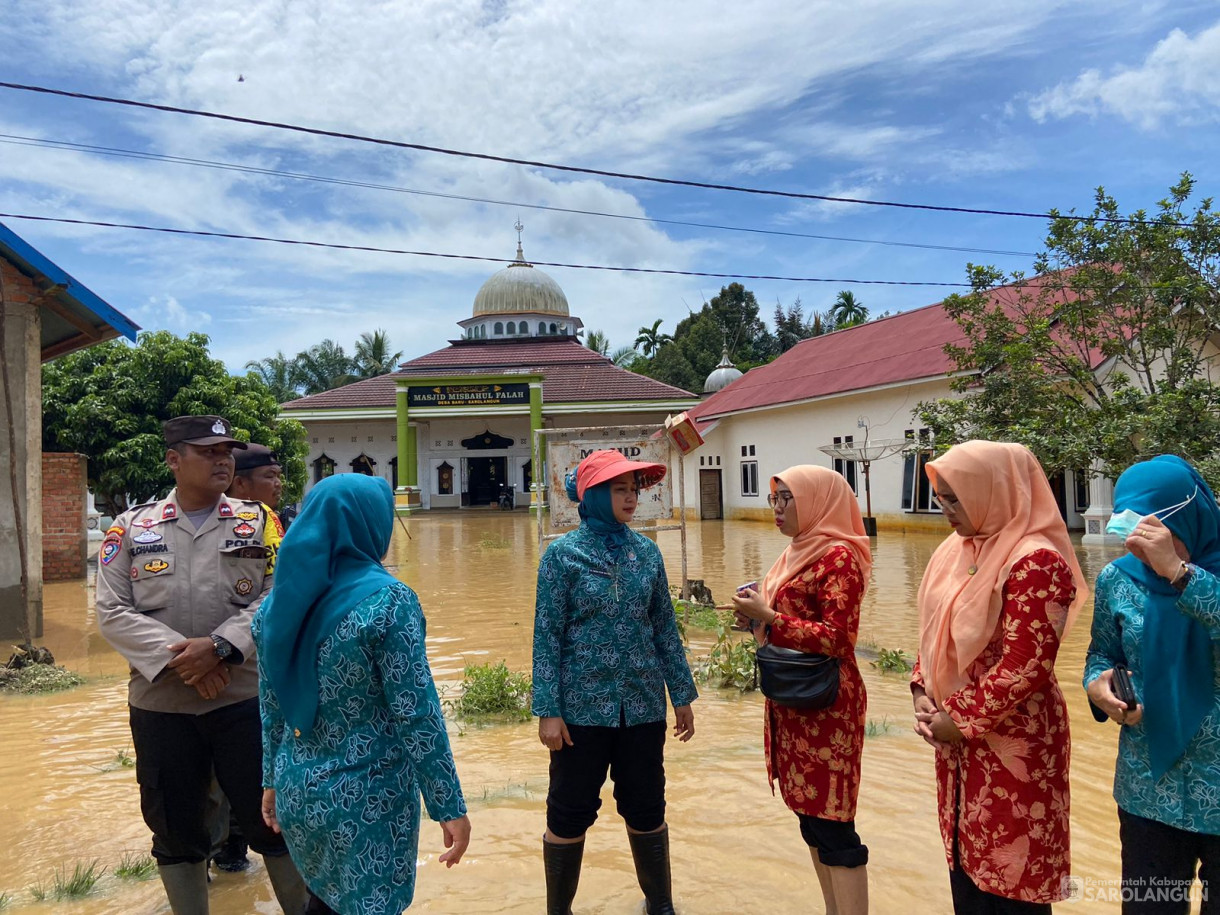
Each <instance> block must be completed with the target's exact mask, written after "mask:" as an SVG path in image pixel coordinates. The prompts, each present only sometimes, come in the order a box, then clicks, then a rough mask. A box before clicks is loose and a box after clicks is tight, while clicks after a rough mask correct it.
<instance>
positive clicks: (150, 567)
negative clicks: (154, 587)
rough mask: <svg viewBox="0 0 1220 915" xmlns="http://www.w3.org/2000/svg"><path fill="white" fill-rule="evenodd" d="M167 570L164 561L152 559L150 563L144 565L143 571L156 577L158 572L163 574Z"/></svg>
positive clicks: (167, 565)
mask: <svg viewBox="0 0 1220 915" xmlns="http://www.w3.org/2000/svg"><path fill="white" fill-rule="evenodd" d="M168 568H169V563H168V562H166V561H165V560H164V559H154V560H153V561H152V562H146V563H144V571H145V572H152V573H153V574H154V575H156V574H157V573H158V572H164V571H165V570H166V569H168Z"/></svg>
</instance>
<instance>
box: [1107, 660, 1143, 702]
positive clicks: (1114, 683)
mask: <svg viewBox="0 0 1220 915" xmlns="http://www.w3.org/2000/svg"><path fill="white" fill-rule="evenodd" d="M1110 688H1111V689H1113V691H1114V695H1115V696H1116V697H1117V698H1118V701H1119V702H1123V703H1125V704H1126V706H1127V710H1128V711H1131V712H1134V711H1135V707H1136V706H1137V705H1138V704H1139V700H1138V699H1137V698H1136V696H1135V686H1134V684H1132V682H1131V671H1129V670H1127V668H1126V666H1125V665H1123V664H1115V665H1114V676H1113V678H1112V679H1111V680H1110Z"/></svg>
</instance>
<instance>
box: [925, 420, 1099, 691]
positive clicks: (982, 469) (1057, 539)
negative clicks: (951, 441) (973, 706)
mask: <svg viewBox="0 0 1220 915" xmlns="http://www.w3.org/2000/svg"><path fill="white" fill-rule="evenodd" d="M928 479H930V480H931V481H932V485H933V486H936V485H937V483H938V482H939V481H942V480H943V481H944V482H945V483H946V484H948V487H949V488H950V489H952V490H953V492H954V494H955V495H956V496H957V498H958V501H959V502H960V503H961V506H962V510H963V511H964V512H965V513H966V517H967V518H969V519H970V523H971V524H972V525H973V526H974V528H975V530H976V531H977V533H975V534H974V535H973V536H970V537H962V536H961V535H959V534H950V535H949V537H948V539H946V540H945V542H944V543H942V544H941V545H940V546H939V547H937V548H936V552H935V553H933V554H932V558H931V560H930V561H929V562H928V567H927V569H926V570H925V571H924V574H923V581H922V582H921V583H920V585H919V625H920V633H919V658H920V668H921V669H922V671H923V678H924V685H925V688H926V689H927V692H928V695H930V696H931V697H932V698H933V699H934V700H935V701H936V703H937V705H940V704H941V703H942V702H943V701H944V700H945V698H946V697H947V696H950V695H952V694H953V693H955V692H957V690H959V689H961V688H962V687H963V686H965V685H966V684H967V683H968V682H969V680H968V679H967V677H966V670H967V668H969V667H970V665H971V663H973V661H974V660H975V658H977V657H978V656H979V655H980V654H982V652H983V649H984V648H986V647H987V643H988V642H989V641H990V640H991V637H992V635H994V634H995V628H996V625H997V624H998V623H999V620H1000V611H1001V610H1002V608H1003V591H1004V583H1005V582H1006V581H1007V580H1008V574H1009V572H1010V571H1011V570H1012V567H1013V566H1014V565H1015V564H1016V563H1017V562H1018V561H1019V560H1020V559H1021V558H1022V557H1024V556H1028V555H1029V554H1030V553H1032V552H1034V551H1035V550H1038V549H1050V550H1054V551H1055V552H1056V553H1058V554H1059V555H1060V556H1062V557H1063V559H1064V561H1065V562H1066V563H1067V564H1068V567H1069V568H1070V569H1071V570H1072V579H1073V581H1074V582H1075V585H1076V597H1075V599H1074V600H1073V601H1072V605H1071V607H1069V608H1066V612H1065V614H1064V616H1062V617H1059V620H1058V621H1057V620H1056V619H1055V618H1054V617H1052V623H1053V624H1054V625H1055V627H1056V629H1059V622H1062V630H1061V631H1060V632H1059V636H1060V638H1062V637H1063V636H1064V635H1066V634H1067V631H1068V629H1069V628H1070V627H1071V625H1072V622H1073V621H1074V620H1075V619H1076V615H1077V614H1078V613H1079V612H1080V607H1081V605H1082V604H1084V602H1085V600H1087V599H1088V595H1089V589H1088V586H1087V585H1086V583H1085V578H1084V573H1082V572H1081V571H1080V563H1079V562H1078V561H1077V560H1076V552H1075V550H1073V549H1072V542H1071V540H1070V539H1069V537H1068V532H1067V526H1066V525H1065V524H1064V523H1063V518H1062V517H1061V516H1060V514H1059V506H1058V505H1057V504H1056V502H1055V496H1054V493H1052V492H1051V487H1050V483H1048V482H1047V479H1046V474H1045V473H1043V472H1042V467H1041V465H1040V464H1039V463H1038V459H1037V458H1035V457H1034V456H1033V454H1032V453H1031V452H1030V451H1029V449H1028V448H1026V447H1025V446H1024V445H1014V444H1009V443H1005V442H985V441H971V442H963V443H962V444H960V445H954V446H953V447H952V448H950V449H949V450H948V451H947V452H945V454H944V455H942V456H941V457H939V458H937V459H936V460H934V461H931V462H930V463H929V464H928Z"/></svg>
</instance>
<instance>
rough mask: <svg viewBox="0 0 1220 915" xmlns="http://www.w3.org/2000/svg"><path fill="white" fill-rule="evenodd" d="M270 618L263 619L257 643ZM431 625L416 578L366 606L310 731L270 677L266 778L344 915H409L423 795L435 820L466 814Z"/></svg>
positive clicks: (333, 640) (319, 882)
mask: <svg viewBox="0 0 1220 915" xmlns="http://www.w3.org/2000/svg"><path fill="white" fill-rule="evenodd" d="M320 561H325V557H322V558H321V560H320ZM262 624H263V618H262V615H261V614H259V615H255V617H254V626H253V630H254V639H255V641H256V642H261V639H262ZM424 632H425V624H424V618H423V613H422V612H421V610H420V606H419V601H418V599H417V598H416V596H415V592H413V591H412V590H411V589H410V588H408V587H407V586H406V585H402V584H399V585H392V586H390V587H388V588H383V589H382V590H380V591H377V592H376V593H374V594H373V595H372V596H370V597H367V598H365V599H364V600H362V601H361V602H360V603H359V604H357V605H356V606H355V607H354V608H353V609H352V610H351V612H350V613H349V614H348V615H347V616H346V617H345V618H344V619H343V621H342V622H341V623H340V624H339V627H338V629H336V630H335V632H334V634H333V635H331V636H330V637H329V638H327V639H326V640H325V641H324V642H323V643H322V646H321V648H320V650H319V652H318V689H319V704H318V717H317V720H316V722H315V724H314V728H313V730H312V732H311V733H309V734H308V735H302V734H299V733H295V732H294V731H293V730H292V729H291V728H289V727H288V725H287V723H286V722H285V720H284V716H283V713H282V712H281V710H280V704H279V699H278V697H277V696H276V694H275V691H274V690H273V689H272V688H271V684H270V681H269V679H268V678H267V677H266V676H264V677H262V678H261V679H260V681H259V687H260V692H261V699H262V712H263V784H264V785H265V786H267V787H274V788H275V789H276V801H275V808H276V815H277V818H278V819H279V822H280V827H281V828H282V829H283V831H284V838H285V839H286V840H287V842H288V849H289V851H291V852H292V860H293V861H295V862H296V865H297V867H298V868H299V869H300V871H301V876H302V877H304V878H305V882H306V884H307V885H308V886H309V888H310V890H311V891H312V892H313V893H314V895H316V896H319V897H320V898H321V899H322V900H323V901H324V902H326V903H327V904H328V905H330V906H331V908H333V909H335V910H336V911H339V912H342V913H343V915H399V913H401V912H402V910H403V909H405V908H406V907H407V906H409V905H410V904H411V899H412V897H413V895H414V892H415V871H416V864H417V861H416V859H417V857H418V851H419V823H420V796H421V794H422V796H423V803H424V806H426V807H427V810H428V814H429V816H431V817H432V819H434V820H437V821H440V822H445V821H447V820H455V819H457V818H458V817H461V816H464V815H465V814H466V802H465V800H464V799H463V797H462V788H461V785H460V784H459V782H458V775H457V770H456V768H455V766H454V763H453V756H452V754H451V753H450V750H449V737H448V734H447V733H446V730H445V719H444V717H443V716H442V714H441V706H440V701H439V699H438V698H437V694H436V686H435V684H434V683H433V680H432V672H431V669H430V668H429V666H428V659H427V657H426V655H425V653H424Z"/></svg>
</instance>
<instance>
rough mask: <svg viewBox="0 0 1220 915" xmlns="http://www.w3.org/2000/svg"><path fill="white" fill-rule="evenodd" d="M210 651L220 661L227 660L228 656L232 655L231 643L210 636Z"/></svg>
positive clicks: (218, 637)
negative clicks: (214, 653) (213, 652)
mask: <svg viewBox="0 0 1220 915" xmlns="http://www.w3.org/2000/svg"><path fill="white" fill-rule="evenodd" d="M212 650H213V651H215V652H216V657H218V658H220V660H222V661H227V660H229V655H231V654H233V643H232V642H230V641H229V640H228V639H222V638H221V637H220V636H218V635H214V636H212Z"/></svg>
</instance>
